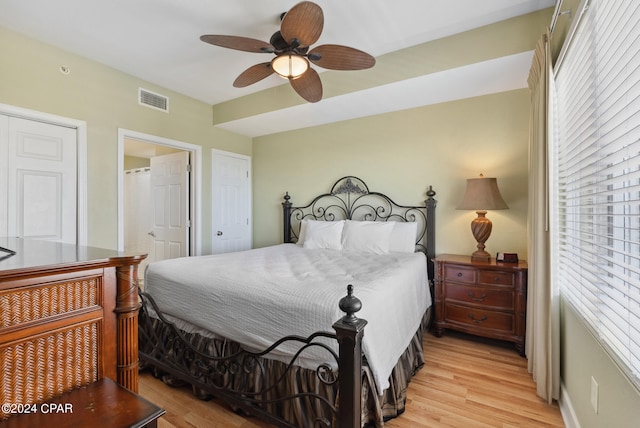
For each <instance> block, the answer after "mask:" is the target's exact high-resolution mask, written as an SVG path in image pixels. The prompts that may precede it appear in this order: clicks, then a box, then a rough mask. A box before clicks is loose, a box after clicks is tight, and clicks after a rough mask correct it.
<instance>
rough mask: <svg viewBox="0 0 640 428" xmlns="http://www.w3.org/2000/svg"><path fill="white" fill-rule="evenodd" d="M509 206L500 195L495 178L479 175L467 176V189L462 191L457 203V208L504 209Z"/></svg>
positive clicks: (475, 209) (476, 209)
mask: <svg viewBox="0 0 640 428" xmlns="http://www.w3.org/2000/svg"><path fill="white" fill-rule="evenodd" d="M508 208H509V207H508V206H507V204H506V203H505V201H504V199H502V196H501V195H500V190H498V181H497V180H496V179H495V178H487V177H483V176H482V175H480V178H469V179H468V180H467V190H466V191H465V192H464V196H463V197H462V201H461V202H460V203H459V204H458V206H457V207H456V209H458V210H474V211H478V210H482V211H487V210H505V209H508Z"/></svg>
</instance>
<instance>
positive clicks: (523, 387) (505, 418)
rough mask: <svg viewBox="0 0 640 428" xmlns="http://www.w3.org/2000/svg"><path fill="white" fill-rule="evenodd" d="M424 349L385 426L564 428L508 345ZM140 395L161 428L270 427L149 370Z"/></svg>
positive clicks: (473, 342) (443, 343)
mask: <svg viewBox="0 0 640 428" xmlns="http://www.w3.org/2000/svg"><path fill="white" fill-rule="evenodd" d="M424 347H425V357H426V361H427V362H426V363H425V365H424V367H423V368H422V370H420V372H419V373H418V374H417V375H416V376H415V377H414V378H413V380H412V381H411V384H410V386H409V390H408V391H407V396H408V398H407V410H406V412H405V413H404V414H403V415H401V416H400V417H398V418H395V419H393V420H391V421H389V422H387V423H386V424H385V427H388V428H406V427H504V428H511V427H514V428H515V427H564V423H563V421H562V417H561V416H560V410H559V409H558V406H557V405H549V404H547V403H546V402H545V401H543V400H541V399H540V398H538V397H537V396H536V393H535V384H534V383H533V381H532V380H531V375H530V374H529V373H528V371H527V361H526V360H525V359H524V358H522V357H520V356H519V355H518V353H517V352H516V350H515V349H514V348H513V346H512V345H511V344H507V343H503V342H498V341H493V340H486V339H480V338H475V337H473V336H467V335H463V334H461V333H456V332H449V331H447V332H446V333H445V334H444V336H443V337H442V338H436V337H435V336H433V335H432V334H427V335H426V336H425V338H424ZM140 394H141V395H142V396H143V397H146V398H147V399H149V400H151V401H152V402H154V403H155V404H157V405H158V406H160V407H162V408H164V409H165V410H166V411H167V413H166V414H165V415H164V416H163V417H162V418H161V419H160V420H159V421H158V427H159V428H178V427H180V428H182V427H188V428H191V427H203V428H204V427H212V428H218V427H219V428H226V427H242V428H265V427H270V425H268V424H265V423H263V422H261V421H259V420H257V419H255V418H244V417H242V416H239V415H237V414H235V413H233V412H232V411H230V410H229V409H228V408H227V407H226V406H225V405H224V404H222V403H220V402H219V401H217V400H212V401H200V400H198V399H197V398H195V397H193V395H192V394H191V390H190V389H189V388H186V387H185V388H172V387H169V386H166V385H165V384H163V383H162V382H161V381H159V380H157V379H155V378H154V377H153V376H151V375H150V374H149V373H141V375H140Z"/></svg>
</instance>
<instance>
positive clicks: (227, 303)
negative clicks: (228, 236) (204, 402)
mask: <svg viewBox="0 0 640 428" xmlns="http://www.w3.org/2000/svg"><path fill="white" fill-rule="evenodd" d="M434 196H435V192H434V191H433V190H432V189H431V188H429V190H428V191H427V200H426V201H425V205H424V206H404V205H399V204H397V203H395V202H394V201H393V200H392V199H391V198H389V197H388V196H386V195H384V194H382V193H378V192H372V191H370V190H369V188H368V186H367V185H366V184H365V182H364V181H363V180H361V179H359V178H357V177H353V176H347V177H343V178H341V179H340V180H338V181H337V182H336V183H334V184H333V186H332V187H331V189H330V191H329V192H328V193H323V194H321V195H319V196H317V197H315V198H313V200H312V201H311V202H310V203H309V204H307V205H304V206H294V205H293V203H292V202H291V197H290V195H289V194H288V193H286V194H285V197H284V201H283V202H282V206H283V244H280V245H274V246H271V247H266V248H258V249H253V250H249V251H245V252H240V253H229V254H220V255H215V256H199V257H188V258H181V259H171V260H165V261H162V262H157V263H153V264H151V265H149V267H148V268H147V270H146V272H145V290H144V292H143V291H140V296H141V301H142V309H141V313H140V321H139V340H140V344H139V351H140V361H141V365H142V366H143V367H147V368H151V369H153V370H154V372H155V373H156V374H158V375H159V376H162V377H163V379H164V380H165V381H167V382H169V383H171V382H175V381H176V380H179V381H183V382H188V383H189V384H191V385H192V386H193V387H194V392H196V393H197V394H199V395H201V396H208V395H212V396H215V397H218V398H222V399H224V400H226V401H227V402H229V403H230V404H231V405H232V406H233V407H234V408H236V409H238V410H241V411H244V412H246V413H249V414H254V415H257V416H259V417H262V418H263V419H265V420H267V421H269V422H272V423H274V424H276V425H278V426H290V427H307V426H340V427H356V426H369V425H371V426H382V425H383V424H384V420H387V419H389V418H392V417H395V416H398V415H399V414H401V413H402V412H403V411H404V408H405V401H406V388H407V385H408V383H409V381H410V379H411V377H412V376H413V374H414V373H415V372H416V371H417V370H419V368H420V367H421V366H422V365H423V363H424V358H423V352H422V334H423V332H424V331H425V329H426V327H427V326H428V324H429V321H430V318H431V290H432V279H433V262H432V260H431V259H432V258H433V257H434V256H435V249H434V246H435V245H434V243H435V205H436V201H435V199H434V198H433V197H434ZM365 325H366V328H365ZM332 328H333V330H334V332H331V329H332Z"/></svg>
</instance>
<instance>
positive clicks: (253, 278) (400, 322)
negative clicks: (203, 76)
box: [145, 244, 431, 391]
mask: <svg viewBox="0 0 640 428" xmlns="http://www.w3.org/2000/svg"><path fill="white" fill-rule="evenodd" d="M426 267H427V263H426V259H425V256H424V254H422V253H413V254H402V253H398V254H395V253H394V254H385V255H374V254H361V253H348V252H340V251H334V250H324V249H321V250H309V249H304V248H302V247H299V246H296V245H294V244H282V245H276V246H273V247H267V248H260V249H255V250H250V251H244V252H240V253H229V254H220V255H214V256H200V257H187V258H179V259H170V260H164V261H161V262H156V263H152V264H150V265H149V267H148V268H147V270H146V272H145V291H147V292H149V294H151V296H153V298H154V299H155V300H156V302H157V304H158V306H159V308H160V310H161V311H162V312H163V313H165V314H167V315H171V316H173V317H176V318H179V319H182V320H184V321H187V322H189V323H191V324H193V325H195V326H198V327H201V328H204V329H206V330H209V331H212V332H214V333H217V334H219V335H222V336H224V337H227V338H230V339H233V340H235V341H237V342H240V343H243V344H245V345H246V346H248V347H251V348H253V349H259V350H262V349H264V348H266V347H268V346H269V345H271V344H272V343H273V342H275V341H276V340H277V339H279V338H281V337H282V336H284V335H290V334H294V335H300V336H304V337H306V336H308V335H309V334H311V333H313V332H315V331H319V330H322V331H329V332H334V330H333V329H332V327H331V326H332V324H333V323H334V322H335V321H337V320H338V319H339V318H341V317H342V316H343V315H344V313H342V312H341V311H340V309H339V308H338V302H339V300H340V299H341V298H342V297H344V296H345V295H346V290H347V284H353V286H354V295H355V296H356V297H358V298H359V299H360V300H361V301H362V310H361V311H360V312H358V313H357V314H356V316H357V317H359V318H363V319H366V320H367V321H368V324H367V326H366V327H365V330H364V338H363V351H364V353H365V356H366V357H367V360H368V362H369V366H370V367H371V370H372V372H373V375H374V378H375V381H376V384H377V387H378V390H379V391H382V390H384V389H386V388H387V387H388V386H389V383H388V378H389V376H390V374H391V370H392V369H393V367H394V366H395V365H396V363H397V361H398V358H399V357H400V355H401V354H402V353H403V352H404V350H405V348H406V347H407V346H408V344H409V343H410V341H411V338H412V337H413V335H414V333H415V332H416V330H417V329H418V327H419V325H420V322H421V320H422V317H423V314H424V312H425V311H426V309H427V308H428V307H429V306H430V305H431V295H430V293H429V287H428V279H427V269H426ZM332 342H333V343H335V342H334V341H332ZM289 348H290V349H286V348H285V349H282V350H280V351H279V352H280V353H282V354H286V353H288V352H291V347H289ZM335 349H336V350H337V344H336V345H335ZM321 362H328V359H327V355H326V352H325V353H324V354H322V352H319V353H317V354H315V353H314V354H308V353H305V358H304V359H302V360H301V362H297V363H299V364H300V365H303V366H307V365H309V367H310V368H315V367H316V366H317V365H318V364H319V363H321Z"/></svg>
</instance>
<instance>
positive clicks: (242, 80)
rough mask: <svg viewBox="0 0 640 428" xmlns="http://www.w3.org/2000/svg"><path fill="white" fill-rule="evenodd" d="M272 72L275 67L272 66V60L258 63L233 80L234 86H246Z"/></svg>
mask: <svg viewBox="0 0 640 428" xmlns="http://www.w3.org/2000/svg"><path fill="white" fill-rule="evenodd" d="M272 74H273V68H271V63H270V62H263V63H261V64H256V65H253V66H251V67H249V68H247V69H246V70H245V71H243V72H242V73H240V75H239V76H238V77H237V78H236V80H235V81H234V82H233V86H234V87H236V88H244V87H245V86H249V85H252V84H254V83H256V82H259V81H261V80H262V79H264V78H265V77H268V76H270V75H272Z"/></svg>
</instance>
